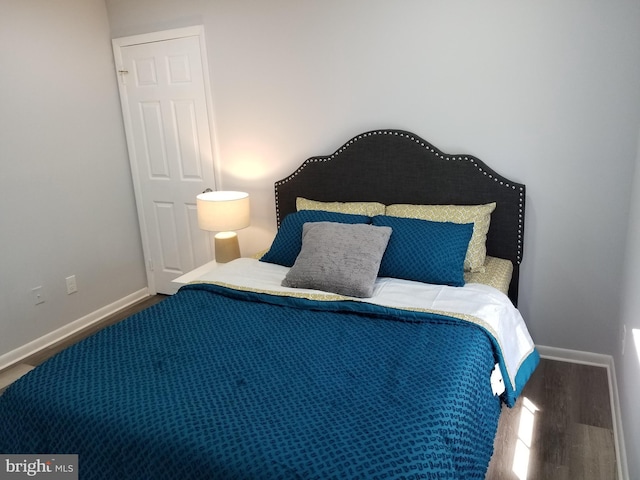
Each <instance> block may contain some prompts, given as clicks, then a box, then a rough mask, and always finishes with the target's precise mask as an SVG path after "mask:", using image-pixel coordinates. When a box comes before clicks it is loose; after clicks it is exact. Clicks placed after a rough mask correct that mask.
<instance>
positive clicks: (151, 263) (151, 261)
mask: <svg viewBox="0 0 640 480" xmlns="http://www.w3.org/2000/svg"><path fill="white" fill-rule="evenodd" d="M147 269H149V271H150V272H153V260H151V259H149V260H147Z"/></svg>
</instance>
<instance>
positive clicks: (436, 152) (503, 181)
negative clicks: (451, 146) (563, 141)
mask: <svg viewBox="0 0 640 480" xmlns="http://www.w3.org/2000/svg"><path fill="white" fill-rule="evenodd" d="M374 135H394V136H398V137H403V138H407V139H408V140H411V141H413V142H416V143H417V144H419V145H420V146H421V147H423V148H425V149H426V150H428V151H429V152H431V153H433V154H434V155H435V156H436V157H438V158H441V159H443V160H446V161H466V162H469V163H470V164H471V165H473V166H474V167H475V168H476V169H477V170H478V171H480V172H482V174H483V175H485V176H486V177H487V178H489V179H492V180H493V181H494V182H496V183H498V184H499V185H500V186H504V187H505V188H511V189H513V190H517V189H519V190H520V195H519V198H520V201H519V202H520V204H519V218H518V225H519V228H518V250H517V263H518V264H520V262H521V261H522V245H523V232H524V216H523V211H524V200H525V194H524V188H523V187H522V186H516V185H513V184H511V183H510V182H509V181H508V180H506V179H504V177H501V176H499V175H497V174H496V173H495V172H492V171H487V170H486V169H484V168H483V167H482V166H481V165H479V164H478V162H480V160H478V159H477V158H475V157H473V156H470V155H447V154H445V153H443V152H441V151H439V150H438V149H437V148H435V147H434V146H433V145H431V144H429V143H428V142H426V141H424V140H422V139H420V138H417V137H416V136H415V135H413V134H410V133H407V132H402V131H396V130H375V131H371V132H366V133H362V134H360V135H358V136H356V137H354V138H352V139H351V140H349V141H348V142H347V143H345V144H344V145H343V146H342V147H340V148H339V149H338V150H337V151H336V152H335V153H333V154H331V155H328V156H323V157H312V158H309V159H307V160H305V161H304V162H303V163H302V165H300V166H299V167H298V168H297V169H296V170H295V171H294V172H293V173H292V174H291V175H289V176H288V177H286V178H284V179H282V180H279V181H277V182H275V187H276V189H275V204H276V214H277V217H278V218H280V205H279V199H278V188H277V187H278V186H280V185H284V184H286V183H287V182H289V181H291V180H292V179H294V178H295V177H297V176H298V174H299V173H300V172H301V171H302V170H304V168H305V167H306V166H307V165H309V164H311V163H317V162H328V161H330V160H333V159H334V158H336V157H337V156H338V155H340V154H341V153H343V152H344V151H346V150H347V149H348V148H349V147H350V146H351V145H353V144H354V143H356V142H357V141H359V140H361V139H363V138H365V137H369V136H374Z"/></svg>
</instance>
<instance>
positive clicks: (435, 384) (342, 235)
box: [0, 130, 539, 479]
mask: <svg viewBox="0 0 640 480" xmlns="http://www.w3.org/2000/svg"><path fill="white" fill-rule="evenodd" d="M275 200H276V216H277V223H278V227H279V228H278V233H277V235H276V238H275V239H274V242H273V244H272V245H271V247H270V249H269V250H268V251H267V252H266V253H265V254H264V255H262V256H261V257H260V258H259V259H254V258H242V259H238V260H235V261H233V262H230V263H228V264H225V265H224V266H221V267H220V268H217V269H215V270H212V271H211V272H209V273H207V274H206V275H203V276H202V277H201V278H200V279H198V280H197V281H195V282H193V283H191V284H189V285H186V286H184V287H183V288H181V289H180V291H179V292H178V293H177V294H176V295H173V296H171V297H169V298H167V299H166V300H164V301H162V302H160V303H158V304H157V305H154V306H153V307H151V308H149V309H146V310H144V311H142V312H139V313H138V314H135V315H133V316H132V317H129V318H128V319H126V320H124V321H123V322H121V323H119V324H117V325H114V326H112V327H109V328H107V329H105V330H103V331H101V332H98V333H97V334H95V335H93V336H91V337H89V338H88V339H86V340H84V341H82V342H80V343H78V344H76V345H74V346H72V347H70V348H68V349H67V350H65V351H63V352H61V353H60V354H58V355H56V356H54V357H53V358H51V359H50V360H48V361H47V362H45V363H44V364H42V365H41V366H39V367H38V368H36V369H34V370H33V371H31V372H30V373H28V374H27V375H25V376H24V377H23V378H21V379H20V380H18V381H17V382H16V383H14V384H13V385H12V386H10V387H9V388H8V389H7V390H6V391H5V393H4V394H3V395H2V396H0V452H1V453H3V454H42V455H50V456H51V455H55V454H58V455H60V454H77V455H78V459H79V473H80V478H105V479H107V478H110V479H112V478H122V479H125V478H132V479H133V478H135V479H165V478H166V479H175V478H181V479H186V478H198V479H202V478H234V479H235V478H319V479H324V478H484V475H485V472H486V469H487V466H488V463H489V460H490V458H491V455H492V452H493V440H494V436H495V432H496V429H497V425H498V418H499V415H500V411H501V408H502V405H503V404H506V405H507V406H512V405H513V404H514V402H515V401H516V399H517V397H518V395H519V394H520V392H521V391H522V388H523V387H524V385H525V383H526V381H527V380H528V378H529V377H530V375H531V374H532V372H533V371H534V369H535V367H536V365H537V363H538V358H539V357H538V353H537V351H536V350H535V348H534V344H533V341H532V340H531V337H530V336H529V333H528V331H527V329H526V325H525V323H524V321H523V319H522V317H521V316H520V314H519V312H518V310H517V308H516V307H515V305H517V299H518V276H519V265H520V262H521V260H522V252H523V229H524V206H525V187H524V185H522V184H519V183H516V182H512V181H509V180H508V179H506V178H503V177H502V176H500V175H498V174H497V173H496V172H494V171H492V170H491V169H490V168H488V167H487V166H486V165H485V164H484V163H483V162H482V161H480V160H478V159H477V158H475V157H473V156H470V155H447V154H445V153H443V152H441V151H439V150H438V149H437V148H435V147H434V146H432V145H431V144H429V143H428V142H426V141H424V140H423V139H421V138H419V137H418V136H416V135H414V134H412V133H410V132H405V131H399V130H378V131H372V132H366V133H363V134H361V135H358V136H356V137H354V138H352V139H351V140H350V141H348V142H347V143H346V144H345V145H343V146H342V147H341V148H339V149H338V150H337V151H336V152H335V153H333V154H332V155H327V156H318V157H312V158H310V159H308V160H306V161H305V162H304V163H303V164H302V165H301V166H300V167H299V168H298V169H297V170H296V171H295V172H293V173H292V174H291V175H290V176H288V177H287V178H285V179H283V180H281V181H278V182H276V184H275ZM494 203H495V205H493V206H491V207H487V208H490V210H491V212H490V214H489V217H490V225H489V227H488V228H489V230H488V232H486V233H485V235H486V239H484V238H482V239H481V242H480V243H482V246H483V247H484V250H483V252H484V256H482V260H481V263H478V259H477V258H475V257H474V259H470V258H468V257H469V255H470V253H469V252H470V247H469V245H470V244H471V242H472V241H473V235H474V234H475V233H476V231H477V229H478V228H479V227H478V226H477V225H479V223H478V222H474V221H469V220H468V218H467V217H465V215H467V214H468V211H469V210H472V211H473V212H475V207H477V206H480V205H492V204H494ZM451 205H455V206H456V207H462V208H461V209H460V208H454V209H453V210H455V214H456V215H458V214H460V212H462V214H461V215H462V217H461V219H457V220H456V221H451V220H447V221H443V220H429V219H428V218H425V215H426V216H427V217H428V216H429V215H433V214H434V211H435V212H436V214H437V215H442V214H443V209H444V210H445V212H444V214H446V215H448V213H447V212H446V210H448V209H449V208H450V207H449V206H451ZM391 206H395V207H394V208H395V210H394V208H389V207H391ZM425 206H429V207H425ZM414 207H416V208H417V212H418V213H417V214H416V213H415V211H414V210H413V208H414ZM423 207H424V208H427V210H426V211H425V209H424V208H423ZM433 207H436V208H435V210H434V208H433ZM371 208H373V209H374V210H369V209H371ZM407 209H408V210H407ZM485 210H486V208H485ZM485 210H483V212H484V213H482V215H483V216H484V217H486V216H487V214H486V211H485ZM418 217H420V218H418ZM429 218H430V217H429ZM427 239H428V241H427ZM425 244H426V245H425ZM354 245H355V246H356V247H357V248H356V247H354ZM434 251H436V253H437V254H434V253H433V252H434ZM336 252H338V253H337V254H336ZM363 252H364V253H363ZM336 255H338V257H336ZM336 258H338V260H337V261H336ZM425 259H427V260H425ZM443 259H444V260H443ZM496 265H497V266H496ZM345 270H346V271H347V272H350V273H349V274H347V275H346V276H344V278H343V275H344V272H345ZM353 272H356V273H353ZM372 272H373V274H372ZM494 273H495V275H494ZM425 275H426V276H425ZM416 278H417V279H416ZM496 278H497V280H496ZM425 280H430V281H425ZM492 282H493V283H492Z"/></svg>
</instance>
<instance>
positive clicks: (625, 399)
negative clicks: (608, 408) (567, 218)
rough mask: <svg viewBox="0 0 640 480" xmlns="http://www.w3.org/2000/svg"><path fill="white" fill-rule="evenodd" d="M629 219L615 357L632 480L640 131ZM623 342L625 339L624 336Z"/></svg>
mask: <svg viewBox="0 0 640 480" xmlns="http://www.w3.org/2000/svg"><path fill="white" fill-rule="evenodd" d="M630 219H631V220H630V222H629V235H628V237H627V249H626V252H627V255H626V260H627V263H626V265H625V271H624V273H625V274H624V276H623V277H622V278H623V282H622V315H621V322H620V331H621V332H623V328H622V326H623V325H624V326H626V336H625V338H624V343H625V347H624V355H621V354H620V355H616V368H617V374H618V385H622V388H620V404H621V408H622V413H623V415H622V418H623V419H624V420H625V425H624V427H623V428H624V433H625V444H626V448H627V456H628V457H629V478H640V408H638V399H639V398H640V295H638V292H640V132H638V156H637V160H636V170H635V176H634V182H633V195H632V203H631V216H630ZM634 331H635V335H634ZM620 339H623V335H622V334H621V336H620Z"/></svg>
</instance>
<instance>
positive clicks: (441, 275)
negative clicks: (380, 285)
mask: <svg viewBox="0 0 640 480" xmlns="http://www.w3.org/2000/svg"><path fill="white" fill-rule="evenodd" d="M372 224H373V225H376V226H380V227H391V229H392V230H393V233H392V234H391V238H390V239H389V244H388V245H387V250H386V251H385V254H384V256H383V257H382V262H381V263H380V272H379V273H378V275H379V276H381V277H394V278H403V279H405V280H414V281H417V282H424V283H433V284H437V285H451V286H454V287H461V286H463V285H464V258H465V256H466V254H467V248H468V246H469V240H471V235H472V234H473V223H463V224H459V223H451V222H431V221H428V220H418V219H415V218H401V217H389V216H386V215H378V216H375V217H373V220H372Z"/></svg>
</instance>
